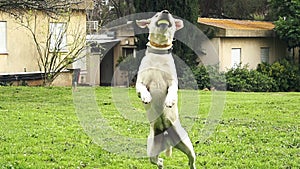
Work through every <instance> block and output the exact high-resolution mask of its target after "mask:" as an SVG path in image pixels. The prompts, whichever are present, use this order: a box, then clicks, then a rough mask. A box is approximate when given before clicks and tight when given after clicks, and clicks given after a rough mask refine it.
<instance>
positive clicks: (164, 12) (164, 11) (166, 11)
mask: <svg viewBox="0 0 300 169" xmlns="http://www.w3.org/2000/svg"><path fill="white" fill-rule="evenodd" d="M161 12H162V13H163V14H169V13H170V12H169V11H168V10H163V11H161Z"/></svg>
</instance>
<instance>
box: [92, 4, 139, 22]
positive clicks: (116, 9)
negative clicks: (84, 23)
mask: <svg viewBox="0 0 300 169" xmlns="http://www.w3.org/2000/svg"><path fill="white" fill-rule="evenodd" d="M134 12H135V8H134V6H133V0H106V1H103V0H94V9H93V10H92V11H91V13H89V17H88V19H89V20H93V21H99V23H100V24H99V26H100V27H101V26H103V25H106V24H108V23H109V22H111V21H113V20H116V19H118V18H120V17H124V16H126V15H130V14H133V13H134Z"/></svg>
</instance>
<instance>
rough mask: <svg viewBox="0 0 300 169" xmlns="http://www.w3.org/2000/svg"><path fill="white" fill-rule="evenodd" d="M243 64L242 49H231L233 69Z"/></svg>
mask: <svg viewBox="0 0 300 169" xmlns="http://www.w3.org/2000/svg"><path fill="white" fill-rule="evenodd" d="M240 64H241V48H232V49H231V67H232V68H236V67H237V66H239V65H240Z"/></svg>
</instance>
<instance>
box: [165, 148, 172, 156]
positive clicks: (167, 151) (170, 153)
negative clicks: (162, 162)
mask: <svg viewBox="0 0 300 169" xmlns="http://www.w3.org/2000/svg"><path fill="white" fill-rule="evenodd" d="M166 156H167V157H171V156H172V147H169V148H167V150H166Z"/></svg>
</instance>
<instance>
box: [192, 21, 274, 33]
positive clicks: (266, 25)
mask: <svg viewBox="0 0 300 169" xmlns="http://www.w3.org/2000/svg"><path fill="white" fill-rule="evenodd" d="M198 23H201V24H205V25H210V26H214V27H219V28H223V29H235V30H272V29H273V28H274V27H275V26H274V24H273V23H272V22H263V21H250V20H233V19H214V18H198Z"/></svg>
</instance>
